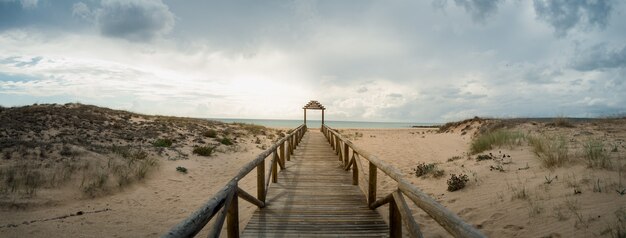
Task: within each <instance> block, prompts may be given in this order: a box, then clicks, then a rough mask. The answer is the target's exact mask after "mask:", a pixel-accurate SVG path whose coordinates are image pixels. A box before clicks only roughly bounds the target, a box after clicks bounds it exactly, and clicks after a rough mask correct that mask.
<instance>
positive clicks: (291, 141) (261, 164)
mask: <svg viewBox="0 0 626 238" xmlns="http://www.w3.org/2000/svg"><path fill="white" fill-rule="evenodd" d="M306 130H307V127H306V125H301V126H299V127H298V128H296V129H295V130H293V131H292V132H291V133H289V134H288V135H287V136H285V137H283V138H282V139H280V140H279V141H278V142H276V143H275V144H274V145H272V146H271V147H270V148H269V149H267V150H266V151H264V152H263V153H261V154H259V155H258V156H257V157H256V158H255V159H254V160H253V161H251V162H249V163H248V164H246V165H245V166H243V168H241V170H239V172H238V173H237V175H235V177H233V178H232V179H231V180H230V181H229V182H228V183H227V184H226V186H224V187H223V188H222V189H221V190H219V191H218V192H217V193H216V194H215V195H214V196H213V197H212V198H211V199H209V201H207V202H206V203H205V204H204V205H203V206H202V207H200V209H198V210H196V211H195V212H194V213H192V214H191V215H190V216H189V217H187V218H186V219H185V220H183V221H182V222H180V223H179V224H178V225H176V226H175V227H174V228H172V229H171V230H170V231H169V232H168V233H166V234H164V235H163V237H193V236H195V235H196V234H198V232H200V231H201V230H202V228H204V226H205V225H206V224H207V223H208V222H209V221H211V220H212V219H213V217H215V215H217V220H216V221H215V223H213V226H212V227H210V230H209V237H219V236H220V232H221V231H222V227H223V225H224V220H226V222H227V224H226V231H227V232H228V237H239V204H238V201H237V200H238V198H239V197H240V198H242V199H244V200H246V201H248V202H250V203H252V204H254V205H256V206H258V207H265V198H266V196H267V190H268V188H269V181H270V178H271V179H272V182H274V183H276V182H278V167H280V168H281V170H282V169H285V161H289V160H290V157H291V155H292V154H293V153H294V150H295V148H296V146H297V145H298V144H299V143H300V140H301V139H302V136H304V133H305V132H306ZM270 154H271V155H272V159H271V162H270V166H271V169H270V172H269V174H268V175H267V177H266V176H265V160H266V158H268V157H269V155H270ZM254 168H256V171H257V197H254V196H253V195H251V194H249V193H248V192H246V191H244V190H243V189H241V188H239V186H238V182H239V180H241V179H242V178H243V177H245V176H246V175H247V174H248V173H250V171H252V170H253V169H254Z"/></svg>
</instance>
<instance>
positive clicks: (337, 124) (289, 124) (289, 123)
mask: <svg viewBox="0 0 626 238" xmlns="http://www.w3.org/2000/svg"><path fill="white" fill-rule="evenodd" d="M208 119H209V120H215V121H221V122H225V123H247V124H256V125H261V126H265V127H279V128H296V127H298V126H300V125H302V123H303V120H279V119H236V118H208ZM324 123H325V124H326V125H328V126H329V127H331V128H412V127H425V126H439V125H441V124H440V123H423V122H369V121H324ZM306 125H307V126H308V127H309V128H316V127H321V126H322V121H321V120H307V121H306Z"/></svg>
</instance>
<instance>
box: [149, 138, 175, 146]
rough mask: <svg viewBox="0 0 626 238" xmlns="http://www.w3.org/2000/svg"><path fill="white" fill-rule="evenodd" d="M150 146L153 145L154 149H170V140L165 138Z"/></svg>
mask: <svg viewBox="0 0 626 238" xmlns="http://www.w3.org/2000/svg"><path fill="white" fill-rule="evenodd" d="M152 145H154V146H155V147H170V146H172V140H171V139H167V138H160V139H156V140H155V141H154V142H152Z"/></svg>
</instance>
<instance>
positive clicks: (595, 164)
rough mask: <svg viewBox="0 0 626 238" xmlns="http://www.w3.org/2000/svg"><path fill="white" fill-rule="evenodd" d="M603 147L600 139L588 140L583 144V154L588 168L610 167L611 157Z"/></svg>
mask: <svg viewBox="0 0 626 238" xmlns="http://www.w3.org/2000/svg"><path fill="white" fill-rule="evenodd" d="M604 147H605V146H604V143H603V142H602V141H600V140H589V141H587V142H586V143H585V144H584V145H583V154H584V156H585V159H587V165H588V166H589V168H603V169H610V168H611V159H610V157H609V154H608V153H607V151H606V149H605V148H604Z"/></svg>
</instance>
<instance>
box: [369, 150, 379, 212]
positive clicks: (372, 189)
mask: <svg viewBox="0 0 626 238" xmlns="http://www.w3.org/2000/svg"><path fill="white" fill-rule="evenodd" d="M377 173H378V169H377V168H376V165H375V164H374V163H372V162H371V161H370V162H369V185H368V189H367V203H368V204H369V205H370V207H371V205H372V203H373V202H375V201H376V178H377V177H378V176H377Z"/></svg>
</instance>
